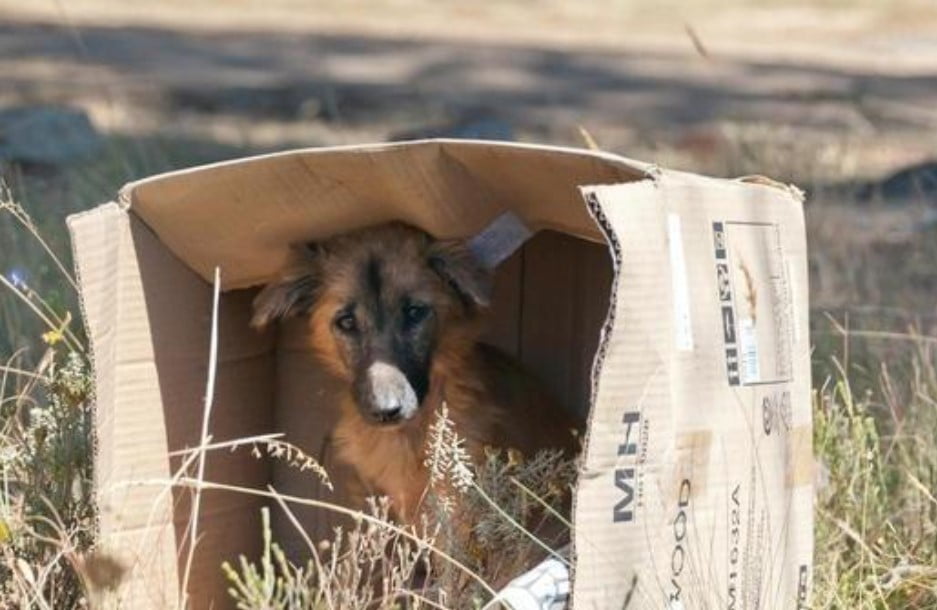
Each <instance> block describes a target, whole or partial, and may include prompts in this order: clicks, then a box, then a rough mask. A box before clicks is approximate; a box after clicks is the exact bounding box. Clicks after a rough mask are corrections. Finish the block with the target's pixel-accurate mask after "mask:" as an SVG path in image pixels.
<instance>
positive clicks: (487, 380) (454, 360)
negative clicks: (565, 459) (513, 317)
mask: <svg viewBox="0 0 937 610" xmlns="http://www.w3.org/2000/svg"><path fill="white" fill-rule="evenodd" d="M491 283H492V280H491V277H490V274H489V272H487V271H486V270H484V269H482V268H481V267H480V266H479V265H478V264H477V263H476V262H475V260H474V258H473V256H472V254H471V253H470V251H469V249H468V247H467V245H466V243H465V242H460V241H440V240H436V239H434V238H433V237H431V236H430V235H429V234H427V233H426V232H424V231H422V230H420V229H417V228H415V227H413V226H410V225H406V224H403V223H399V222H395V223H389V224H384V225H379V226H376V227H372V228H368V229H364V230H360V231H357V232H353V233H349V234H346V235H341V236H338V237H335V238H332V239H329V240H327V241H324V242H322V243H319V244H314V245H309V246H307V247H304V248H302V249H301V254H300V255H299V256H297V262H296V263H295V264H293V265H291V266H290V268H288V269H286V270H285V271H284V272H283V274H282V275H281V276H280V277H279V279H277V280H276V281H274V282H272V283H270V284H269V285H267V286H266V287H265V288H264V289H263V290H262V291H261V292H260V293H259V294H258V296H257V297H256V299H255V301H254V312H253V318H252V322H251V323H252V325H253V326H255V327H258V328H262V327H265V326H267V325H268V324H270V323H271V322H273V321H275V320H277V319H280V318H284V317H287V316H304V317H305V318H306V320H307V323H308V329H309V340H310V341H311V344H312V348H313V350H314V352H315V353H316V354H317V356H318V358H319V359H320V360H321V362H322V363H323V364H324V365H325V367H326V368H327V369H328V370H329V371H331V373H332V374H334V375H335V376H337V377H338V378H339V380H340V381H341V386H342V388H343V391H342V397H341V400H340V405H339V408H340V409H341V413H340V416H339V419H338V423H337V425H336V427H335V430H334V432H333V434H332V443H333V446H334V450H335V453H336V456H337V458H338V459H339V460H340V461H341V462H343V463H344V464H346V465H348V466H350V467H351V468H352V469H353V471H354V472H355V473H356V475H357V478H358V481H359V486H358V487H359V489H358V491H357V492H356V493H355V496H356V498H355V501H356V502H357V503H358V504H359V507H360V505H361V504H363V500H364V497H365V496H367V495H384V496H387V497H388V498H389V499H390V501H391V514H392V515H393V517H394V518H395V519H396V520H397V521H399V522H401V523H404V524H412V523H414V522H415V521H416V520H417V518H418V516H419V514H420V510H421V502H422V499H423V498H424V494H425V491H426V488H427V484H428V472H427V468H426V466H425V465H424V460H425V444H426V438H427V433H428V430H429V427H430V425H431V424H432V423H433V422H434V419H435V417H436V413H437V411H438V410H439V409H440V407H441V405H442V404H443V402H445V403H446V405H447V408H448V413H449V417H450V419H451V420H452V421H453V423H454V425H455V428H456V430H457V432H458V434H459V435H460V436H461V437H463V438H464V439H465V448H466V450H467V452H468V454H469V455H470V456H471V458H472V460H473V461H475V463H479V462H480V460H481V459H483V455H484V451H485V449H486V447H497V448H505V449H508V448H510V449H513V450H516V451H520V452H521V453H522V454H524V455H533V454H534V453H535V452H536V451H538V450H540V449H545V448H562V449H564V450H566V451H568V452H570V453H572V452H573V451H574V449H575V435H574V434H573V430H575V429H576V428H577V427H578V426H577V425H576V422H574V421H573V419H572V418H571V417H570V416H569V415H568V414H567V413H566V412H565V411H564V410H563V409H561V408H559V407H558V406H557V405H556V403H554V402H553V401H552V400H551V399H550V398H549V397H548V396H547V394H546V393H545V392H544V391H543V390H542V389H541V387H540V385H539V384H538V383H537V382H536V380H535V379H534V378H533V377H531V376H530V375H529V374H527V373H526V372H525V371H524V370H523V369H522V368H521V367H520V366H519V365H518V363H516V362H515V361H513V360H512V359H511V358H510V357H508V356H507V355H505V354H504V353H502V352H500V351H498V350H497V349H495V348H493V347H491V346H488V345H485V344H483V343H481V342H480V336H481V333H482V330H483V320H484V317H485V313H486V311H487V310H488V308H489V301H490V289H491Z"/></svg>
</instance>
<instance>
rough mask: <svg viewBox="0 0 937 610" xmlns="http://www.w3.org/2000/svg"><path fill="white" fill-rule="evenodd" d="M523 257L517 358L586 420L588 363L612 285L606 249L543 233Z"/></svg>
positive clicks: (592, 354) (565, 404)
mask: <svg viewBox="0 0 937 610" xmlns="http://www.w3.org/2000/svg"><path fill="white" fill-rule="evenodd" d="M523 252H524V265H523V276H522V278H521V280H522V284H521V295H520V297H521V314H520V317H521V319H520V325H519V328H520V346H519V349H518V351H517V352H516V355H517V356H518V358H519V359H520V361H521V362H522V363H523V364H524V366H525V367H527V368H528V369H529V370H530V371H531V372H533V373H534V374H535V375H536V376H537V378H538V379H539V380H540V381H541V383H543V384H544V385H545V386H546V388H547V390H548V391H549V392H550V395H551V396H552V397H553V398H554V399H556V400H557V401H558V402H559V404H561V405H563V406H565V407H566V408H568V409H570V410H571V411H574V412H576V413H577V415H578V416H579V419H581V420H585V419H586V416H587V414H588V411H589V400H590V398H591V393H592V392H591V390H592V376H591V371H592V360H593V357H594V355H595V350H596V346H597V344H598V340H599V332H600V330H601V328H602V324H603V322H604V320H605V317H606V315H607V313H608V303H609V292H610V290H611V283H612V264H611V258H610V257H609V253H608V248H607V247H606V246H604V245H600V244H596V243H592V242H588V241H585V240H582V239H577V238H575V237H571V236H569V235H564V234H562V233H557V232H554V231H544V232H542V233H539V234H538V235H537V236H536V237H534V239H532V240H531V241H530V242H529V243H528V244H527V245H526V246H525V248H524V251H523Z"/></svg>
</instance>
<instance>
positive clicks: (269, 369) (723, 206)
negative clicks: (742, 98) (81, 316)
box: [69, 140, 813, 609]
mask: <svg viewBox="0 0 937 610" xmlns="http://www.w3.org/2000/svg"><path fill="white" fill-rule="evenodd" d="M505 210H512V211H513V212H514V213H516V214H517V215H518V216H519V217H521V218H522V219H523V220H524V221H525V222H526V223H527V224H528V225H529V226H530V227H532V228H534V229H536V230H539V231H540V233H539V234H538V235H537V236H536V237H535V238H533V239H532V240H531V241H530V242H528V243H527V244H526V246H525V247H524V248H523V249H522V250H521V251H520V252H518V253H516V254H515V255H514V256H513V257H512V258H511V259H509V260H508V261H507V262H506V263H504V264H503V265H502V266H501V268H500V269H499V272H498V277H497V282H496V294H495V307H494V311H493V316H492V318H493V319H492V324H491V333H490V337H491V339H492V340H493V341H494V342H496V343H497V344H499V345H500V346H501V347H503V348H505V349H507V350H508V351H510V352H511V353H513V354H515V355H516V356H518V357H519V358H520V359H521V360H522V361H523V362H525V363H526V364H527V365H528V366H529V367H530V368H532V369H533V370H534V371H535V372H536V373H538V374H539V375H540V376H541V377H542V378H543V379H544V380H546V381H547V383H548V386H549V387H550V389H551V390H552V391H553V392H554V393H555V394H556V395H557V397H558V398H560V399H561V400H562V401H564V402H565V404H568V405H570V407H571V408H576V409H580V410H581V412H582V413H588V414H589V427H588V436H587V442H586V446H585V457H584V463H583V468H582V473H581V476H580V481H579V485H578V489H577V490H576V494H575V512H574V526H575V531H574V551H573V559H574V561H573V567H574V582H573V599H572V605H573V607H575V608H578V609H586V608H590V609H591V608H616V609H617V608H622V607H623V606H627V607H629V608H661V607H668V608H710V607H725V608H795V607H801V606H802V605H803V604H805V603H806V600H807V595H808V591H809V588H810V581H811V560H812V546H813V528H812V524H813V513H812V510H813V490H812V476H813V462H812V453H811V411H810V398H809V392H810V368H809V348H808V346H809V337H808V324H807V311H808V307H807V257H806V246H805V231H804V222H803V214H802V205H801V197H800V194H799V193H798V192H797V191H796V189H793V188H789V187H785V186H781V185H778V184H776V183H773V182H771V181H769V180H766V179H740V180H715V179H709V178H703V177H700V176H695V175H691V174H686V173H680V172H673V171H667V170H663V169H660V168H657V167H654V166H651V165H646V164H642V163H637V162H634V161H630V160H627V159H624V158H621V157H618V156H616V155H612V154H606V153H600V152H594V151H585V150H573V149H561V148H554V147H545V146H529V145H519V144H501V143H486V142H471V141H442V140H437V141H421V142H411V143H401V144H392V145H375V146H361V147H345V148H330V149H312V150H300V151H294V152H286V153H281V154H274V155H267V156H262V157H256V158H250V159H243V160H237V161H232V162H226V163H220V164H216V165H211V166H207V167H201V168H195V169H190V170H184V171H179V172H173V173H169V174H164V175H159V176H155V177H152V178H148V179H145V180H141V181H139V182H135V183H133V184H129V185H127V186H126V187H125V188H124V189H123V190H122V191H121V192H120V195H119V197H118V198H117V201H116V202H112V203H107V204H104V205H102V206H100V207H98V208H95V209H93V210H91V211H88V212H86V213H83V214H79V215H76V216H73V217H71V218H70V219H69V227H70V229H71V232H72V236H73V241H74V249H75V260H76V263H77V270H78V275H79V278H80V283H81V292H82V298H83V305H84V313H85V321H86V324H87V328H88V332H89V336H90V340H91V346H92V349H93V354H94V363H95V381H96V392H97V394H96V396H97V400H96V431H97V455H96V461H95V482H96V486H97V502H98V505H99V508H100V517H99V519H100V524H99V528H100V544H101V547H102V548H103V549H106V550H107V551H109V552H111V553H114V554H115V555H117V556H118V557H120V558H121V560H122V561H123V562H124V563H125V564H126V565H127V566H128V567H129V569H130V571H129V574H128V578H127V579H126V580H125V581H124V584H123V586H122V588H121V590H120V595H121V596H122V599H123V602H124V604H125V607H128V608H173V607H177V604H178V600H179V591H178V589H179V586H180V582H181V573H182V570H183V567H184V563H185V559H186V555H187V553H186V548H185V546H186V540H187V538H186V525H187V524H188V521H189V514H190V505H189V501H190V492H189V491H186V490H180V489H170V488H168V487H167V486H166V484H165V482H166V480H168V479H170V477H171V476H172V475H173V473H174V472H176V470H177V469H178V468H179V465H180V463H181V462H180V460H181V458H180V457H179V456H175V457H170V453H171V452H174V451H178V450H181V449H184V448H186V447H193V446H196V445H197V444H198V443H199V437H200V430H201V422H202V412H203V398H204V391H205V379H206V373H207V363H208V349H209V331H210V328H209V327H210V319H211V311H212V304H211V298H212V285H211V280H212V277H213V272H214V269H215V268H216V267H219V268H220V270H221V278H222V284H223V289H224V292H223V295H222V299H221V306H220V346H219V360H218V369H217V380H216V395H215V402H214V407H213V411H212V417H211V422H210V432H211V434H212V438H213V440H215V441H223V440H227V439H232V438H237V437H243V436H248V435H252V434H259V433H265V432H273V431H286V432H287V433H288V435H289V438H290V439H291V440H293V441H294V442H296V443H298V444H299V445H301V446H302V447H304V448H305V449H306V450H307V451H308V452H309V453H310V454H312V455H318V449H319V448H320V446H321V444H322V441H323V437H324V435H325V434H326V433H327V431H328V429H329V426H330V423H331V418H332V410H330V405H329V398H328V397H329V392H330V388H329V381H328V379H327V378H326V377H325V376H324V375H322V374H321V373H319V372H317V368H316V364H315V362H314V361H313V360H312V359H311V357H310V355H309V353H308V350H307V349H306V347H305V344H304V341H303V337H302V333H301V332H299V331H298V330H297V328H296V327H295V326H291V325H290V324H284V325H282V326H281V327H280V328H279V331H277V330H274V331H271V332H267V333H264V334H260V333H257V332H255V331H253V330H252V329H250V328H249V327H248V320H249V316H250V304H251V299H252V297H253V295H254V294H255V293H256V290H257V286H258V285H260V284H262V283H264V282H265V281H267V280H269V279H271V278H272V277H273V276H274V275H275V274H276V272H277V271H278V269H279V268H280V266H281V265H282V264H283V263H284V262H285V261H286V260H287V256H288V244H290V243H297V242H303V241H306V240H315V239H319V238H324V237H327V236H330V235H333V234H335V233H338V232H343V231H348V230H353V229H356V228H360V227H364V226H367V225H372V224H376V223H380V222H384V221H389V220H393V219H399V220H404V221H407V222H409V223H412V224H415V225H418V226H420V227H422V228H424V229H426V230H427V231H429V232H431V233H432V234H434V235H436V236H438V237H441V238H452V237H466V236H471V235H473V234H475V233H476V232H477V231H479V230H480V229H481V228H483V227H484V226H486V225H487V224H488V223H489V222H490V221H491V220H492V219H493V218H495V217H496V216H498V215H499V214H500V213H502V212H504V211H505ZM205 478H206V479H207V480H209V481H215V482H222V483H232V484H238V485H242V486H250V487H256V488H258V489H265V488H266V486H267V485H270V484H272V485H273V486H274V487H276V489H278V490H279V491H281V492H283V493H291V494H295V495H298V496H304V497H319V498H329V496H328V495H327V492H326V491H325V490H323V489H321V488H320V486H318V484H317V483H316V481H315V478H314V477H311V476H308V475H298V474H297V473H296V472H295V471H294V470H291V469H289V468H288V467H286V466H284V465H282V464H280V463H277V462H270V461H265V460H259V459H256V458H254V457H252V456H250V454H249V452H248V451H236V452H227V451H223V452H212V453H210V454H209V458H208V460H207V464H206V473H205ZM263 503H264V498H262V497H254V496H250V495H245V494H239V493H228V492H224V491H206V492H205V493H204V494H203V498H202V504H201V513H200V519H199V524H200V525H199V531H200V541H199V543H198V545H197V548H196V552H195V555H194V562H193V566H192V572H191V576H190V578H189V581H188V582H189V588H190V591H189V594H190V598H189V599H190V602H191V604H190V605H191V607H193V608H208V607H209V606H211V605H212V604H213V606H212V607H214V608H223V607H229V606H230V605H231V604H230V602H229V601H228V598H227V594H226V593H225V582H224V580H223V577H222V574H221V571H220V569H219V565H220V563H221V561H222V560H223V559H232V558H234V557H236V555H237V554H238V553H246V554H248V555H252V554H254V555H256V554H257V552H258V550H259V545H260V528H259V508H260V506H261V505H262V504H263ZM297 512H298V514H299V515H300V517H301V519H302V520H303V522H304V523H305V525H306V526H307V527H308V529H309V530H310V534H311V535H312V536H313V537H316V536H325V535H327V534H328V532H329V530H328V527H329V525H330V522H331V517H330V516H329V515H327V514H324V513H323V512H322V511H314V510H311V509H308V510H300V509H297ZM278 527H279V529H278V534H279V535H280V537H281V539H283V540H284V541H287V540H288V539H290V538H295V537H296V536H295V532H293V531H292V530H291V529H290V526H289V524H285V523H283V522H282V521H281V523H280V524H279V526H278Z"/></svg>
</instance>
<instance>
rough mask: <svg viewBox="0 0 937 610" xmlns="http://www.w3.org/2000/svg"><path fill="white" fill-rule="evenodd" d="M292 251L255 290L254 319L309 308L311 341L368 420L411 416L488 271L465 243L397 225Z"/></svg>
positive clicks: (465, 326) (469, 326)
mask: <svg viewBox="0 0 937 610" xmlns="http://www.w3.org/2000/svg"><path fill="white" fill-rule="evenodd" d="M297 258H298V259H299V261H298V262H297V264H296V265H295V266H294V267H293V268H292V269H290V270H289V271H288V272H287V273H285V274H284V276H283V277H282V278H281V279H279V280H278V281H276V282H273V283H271V284H270V285H268V286H267V287H265V288H264V289H263V291H261V293H260V294H259V295H258V296H257V298H256V300H255V301H254V316H253V319H252V324H253V325H254V326H256V327H263V326H266V325H267V324H269V323H270V322H271V321H273V320H275V319H278V318H282V317H286V316H299V315H301V316H308V319H309V324H310V329H311V338H312V343H313V347H314V348H315V350H316V352H317V353H318V355H319V357H320V358H321V359H322V360H323V362H324V363H325V364H326V365H327V366H328V367H329V368H330V369H331V370H332V371H334V372H335V373H336V374H338V375H339V376H340V377H342V378H343V379H345V380H346V381H347V382H348V383H349V384H350V386H351V390H352V395H353V396H354V399H355V403H356V404H357V406H358V409H359V411H360V413H361V415H362V416H363V417H364V418H365V419H366V420H367V421H370V422H372V423H374V424H376V425H388V424H395V423H400V422H403V421H406V420H408V419H410V418H412V417H413V416H414V415H415V414H416V413H417V411H418V410H419V408H420V405H421V404H422V403H423V400H424V399H425V398H426V395H427V393H428V392H429V388H430V377H431V373H432V369H433V362H434V358H435V357H436V356H437V354H438V353H440V352H444V351H447V350H448V351H450V352H451V351H453V350H456V351H458V350H460V349H465V347H467V346H468V345H470V344H471V343H472V342H474V339H475V335H474V332H475V329H476V328H477V324H474V321H475V320H476V319H477V318H478V314H479V313H480V311H481V310H482V309H484V308H486V307H487V305H488V297H489V286H490V277H489V275H488V273H487V272H485V271H484V270H483V269H482V268H481V267H480V266H479V265H477V264H476V263H475V261H474V259H473V258H472V256H471V254H470V253H469V251H468V249H467V248H466V246H465V244H463V243H461V242H441V241H437V240H435V239H433V238H432V237H430V236H429V235H427V234H426V233H424V232H423V231H420V230H418V229H415V228H413V227H410V226H408V225H404V224H400V223H393V224H388V225H381V226H379V227H375V228H371V229H365V230H363V231H359V232H356V233H352V234H348V235H344V236H340V237H337V238H333V239H331V240H329V241H326V242H324V243H321V244H317V245H313V246H308V247H306V248H303V251H302V252H301V253H298V254H297ZM450 355H451V354H450Z"/></svg>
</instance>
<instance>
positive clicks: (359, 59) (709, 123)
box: [0, 0, 937, 353]
mask: <svg viewBox="0 0 937 610" xmlns="http://www.w3.org/2000/svg"><path fill="white" fill-rule="evenodd" d="M582 130H586V131H587V132H588V134H591V136H592V138H594V140H595V142H596V143H597V144H598V146H600V147H601V148H604V149H607V150H610V151H614V152H616V153H620V154H623V155H625V156H630V157H633V158H637V159H640V160H643V161H650V162H656V163H659V164H662V165H665V166H668V167H673V168H678V169H686V170H691V171H696V172H702V173H706V174H711V175H716V176H739V175H745V174H752V173H760V174H766V175H769V176H772V177H774V178H776V179H778V180H782V181H786V182H793V183H796V184H797V185H799V186H800V187H801V188H803V189H804V190H806V191H807V192H808V203H807V210H808V222H809V232H810V248H811V257H812V286H811V291H812V302H813V307H814V309H815V312H816V313H817V314H824V313H827V314H829V315H830V316H832V317H834V318H835V319H837V320H840V321H841V322H842V321H844V320H845V317H846V316H847V315H848V316H849V320H850V321H849V324H850V325H851V328H861V327H862V326H863V325H864V324H867V325H869V327H870V328H871V327H874V328H875V329H877V330H883V329H885V330H901V331H905V330H907V329H908V328H909V327H911V326H913V327H914V328H915V329H917V330H919V331H922V332H925V331H927V330H928V329H930V328H931V327H932V326H933V322H934V314H935V309H934V306H935V299H934V295H935V290H934V288H935V278H937V275H935V273H934V264H933V263H934V261H935V257H934V255H935V253H937V245H935V240H934V236H935V235H937V233H935V230H937V229H935V227H937V206H935V203H937V163H935V162H934V161H933V160H934V159H935V158H937V150H935V148H937V3H934V2H933V1H932V0H892V1H890V2H885V1H881V0H853V1H846V0H842V1H840V0H815V1H813V2H809V1H802V2H781V1H775V0H762V1H754V0H724V1H721V2H717V1H716V0H692V1H688V2H676V1H673V2H637V1H634V0H590V1H581V2H569V1H562V0H490V1H488V2H463V1H457V0H433V1H429V0H373V1H369V2H364V1H353V0H348V1H342V0H312V1H310V0H307V1H300V0H265V1H261V0H230V1H220V0H217V1H209V0H185V1H182V0H163V1H161V2H148V3H140V2H122V1H117V0H32V1H31V2H22V1H21V0H19V1H15V0H0V173H2V176H3V178H4V180H5V182H6V183H7V185H8V186H9V189H10V190H11V191H12V193H11V196H12V199H15V200H16V201H18V202H19V203H21V204H22V205H23V207H24V208H26V210H27V211H28V212H29V213H30V214H31V216H32V217H33V219H34V221H35V222H36V224H37V225H39V228H40V229H41V230H42V231H43V233H44V234H45V235H46V237H47V239H48V240H49V242H50V243H51V245H52V246H53V248H54V249H55V250H56V251H57V252H61V253H62V256H63V259H65V260H66V264H67V258H68V255H67V251H68V247H67V240H66V236H65V232H64V222H63V221H64V218H65V216H66V215H67V214H69V213H72V212H74V211H77V210H81V209H85V208H88V207H90V206H92V205H94V204H96V203H99V202H102V201H106V200H110V199H112V198H113V197H114V195H115V192H116V190H117V189H118V188H119V187H120V185H122V184H123V183H125V182H127V181H129V180H132V179H135V178H139V177H143V176H146V175H150V174H153V173H157V172H161V171H165V170H168V169H173V168H178V167H186V166H191V165H195V164H201V163H205V162H210V161H216V160H221V159H227V158H233V157H238V156H243V155H248V154H255V153H261V152H267V151H272V150H281V149H287V148H293V147H305V146H322V145H335V144H352V143H363V142H377V141H387V140H398V139H406V138H415V137H427V136H445V137H466V138H490V139H500V140H520V141H526V142H545V143H553V144H561V145H568V146H585V145H586V141H585V139H584V136H583V134H582ZM13 222H14V220H13V219H11V218H9V217H5V216H3V217H0V223H5V224H0V273H3V274H4V275H5V276H6V277H7V278H8V279H11V280H12V281H14V282H15V281H21V282H24V283H26V284H28V285H30V286H31V287H34V288H36V289H37V290H40V292H41V293H42V294H43V295H46V296H47V298H49V299H50V300H52V301H53V302H55V301H57V300H59V299H63V300H67V299H68V298H69V297H68V296H67V295H59V291H58V290H57V289H56V288H55V287H54V285H53V284H60V283H61V282H60V280H59V279H58V277H56V279H55V282H54V283H53V282H49V284H50V287H47V286H44V285H43V283H44V282H45V276H46V275H47V274H54V273H55V270H54V269H53V268H51V265H50V263H49V262H48V260H47V257H45V256H44V255H43V254H42V253H41V252H36V253H33V252H32V251H33V250H36V249H37V246H36V245H35V244H34V243H33V242H32V240H29V239H27V238H26V237H25V236H24V235H23V233H22V231H20V232H17V231H13V230H11V229H9V227H7V230H4V226H5V225H10V224H11V223H13ZM14 254H16V256H13V255H14ZM10 298H12V297H9V295H7V294H3V295H2V296H0V299H10ZM0 304H2V301H0ZM54 304H57V303H54ZM816 320H820V321H823V316H822V315H817V316H815V321H816ZM30 324H31V323H30V322H29V321H28V320H26V319H25V318H24V317H23V314H22V313H21V312H19V311H18V309H17V308H12V307H0V348H2V349H0V352H2V353H10V351H11V350H12V349H14V348H15V347H19V346H20V345H21V344H25V343H28V341H29V340H31V338H34V337H35V336H36V334H35V332H33V331H34V327H33V326H31V325H30ZM815 330H817V331H818V332H819V331H822V329H819V328H818V329H815ZM834 334H835V333H834ZM817 337H818V338H817V342H818V343H822V342H823V335H822V333H821V334H818V335H817Z"/></svg>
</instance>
